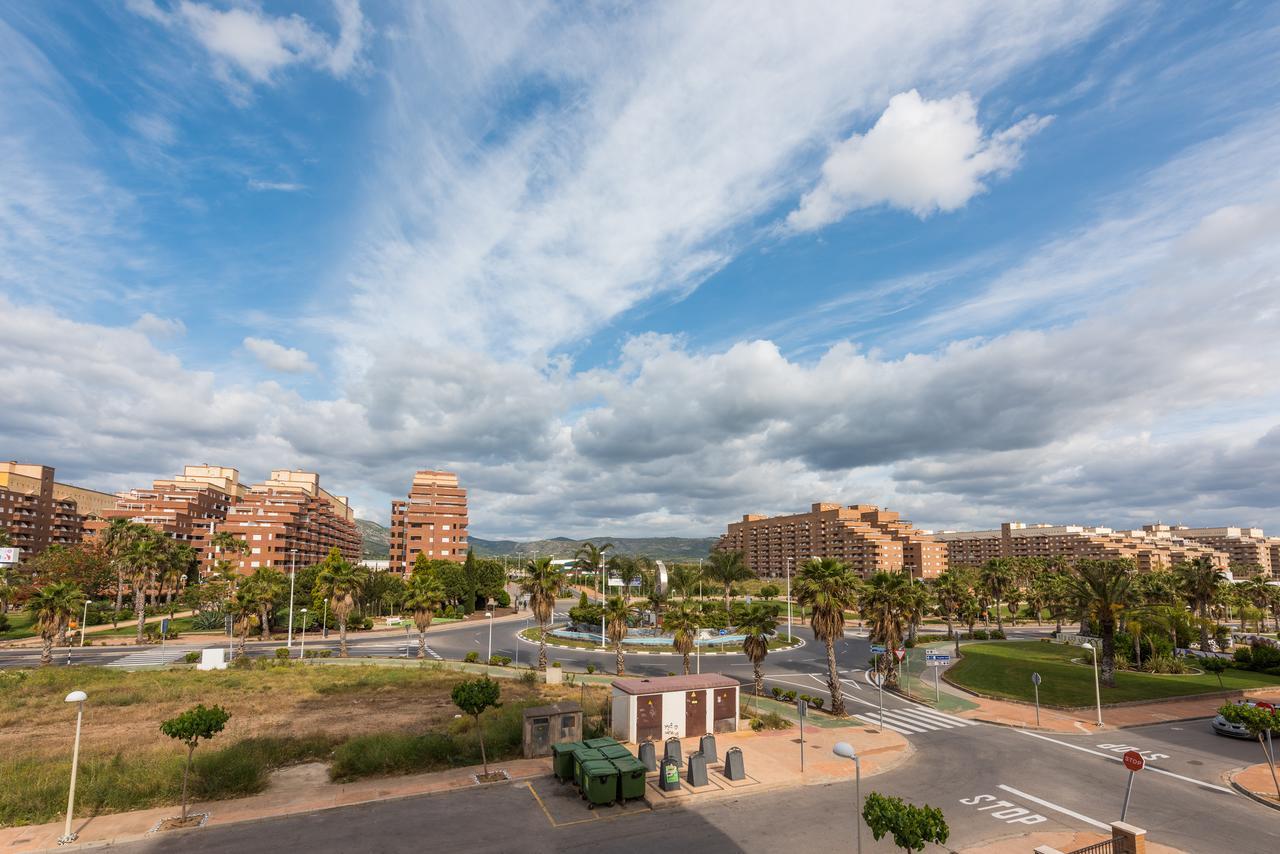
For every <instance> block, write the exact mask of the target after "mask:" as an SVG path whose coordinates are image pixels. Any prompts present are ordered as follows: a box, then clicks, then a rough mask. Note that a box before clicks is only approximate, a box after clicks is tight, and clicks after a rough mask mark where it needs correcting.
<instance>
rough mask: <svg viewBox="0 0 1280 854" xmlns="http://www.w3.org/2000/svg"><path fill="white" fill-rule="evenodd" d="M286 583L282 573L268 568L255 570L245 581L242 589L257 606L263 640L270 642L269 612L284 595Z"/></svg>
mask: <svg viewBox="0 0 1280 854" xmlns="http://www.w3.org/2000/svg"><path fill="white" fill-rule="evenodd" d="M287 583H288V582H287V580H286V579H285V577H284V573H283V572H281V571H280V570H278V569H275V568H273V567H270V566H263V567H260V568H258V569H255V570H254V571H253V574H252V575H250V576H249V577H248V579H246V580H245V583H244V589H245V591H246V593H247V595H248V596H249V598H250V599H251V600H253V602H254V603H255V604H256V605H257V606H258V625H260V626H262V639H263V640H268V641H269V640H271V612H272V610H273V609H274V608H275V606H276V599H278V598H279V597H281V596H283V595H284V591H285V590H286V589H287V588H286V584H287Z"/></svg>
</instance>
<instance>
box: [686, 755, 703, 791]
mask: <svg viewBox="0 0 1280 854" xmlns="http://www.w3.org/2000/svg"><path fill="white" fill-rule="evenodd" d="M686 779H688V781H689V785H690V786H693V787H694V788H697V787H698V786H705V785H707V782H708V781H707V757H705V756H703V755H702V754H701V753H700V752H699V753H690V754H689V774H688V777H687V778H686Z"/></svg>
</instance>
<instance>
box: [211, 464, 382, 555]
mask: <svg viewBox="0 0 1280 854" xmlns="http://www.w3.org/2000/svg"><path fill="white" fill-rule="evenodd" d="M215 530H217V531H227V532H229V533H231V534H232V535H234V536H236V537H238V538H240V539H242V540H244V541H245V543H246V544H247V545H248V547H249V552H248V554H245V555H239V556H237V557H238V560H237V564H238V569H239V570H240V571H241V572H242V573H251V572H253V571H254V570H255V569H258V568H259V567H267V566H270V567H276V568H277V569H285V570H287V569H289V568H290V567H293V566H299V567H302V566H310V565H312V564H316V563H319V562H320V561H321V560H323V559H324V558H325V556H326V555H328V554H329V550H330V549H333V548H337V549H338V551H339V552H341V553H342V556H343V557H344V558H346V559H347V560H349V561H352V562H355V561H358V560H360V543H361V536H360V530H359V529H358V528H357V527H356V523H355V513H354V512H353V511H352V509H351V507H350V505H349V504H348V502H347V499H346V497H345V496H340V495H334V494H333V493H331V492H329V491H328V490H326V489H324V488H323V487H322V486H321V485H320V475H318V474H316V473H315V472H306V471H290V470H286V469H280V470H276V471H273V472H271V477H270V478H268V479H267V480H265V481H263V482H262V483H256V484H254V485H253V486H251V487H249V488H248V489H247V490H246V491H245V493H244V496H243V498H242V499H241V500H240V501H239V502H238V503H236V504H234V505H232V506H231V507H230V509H228V511H227V518H226V519H225V520H224V521H222V522H220V523H217V525H216V526H215ZM224 557H226V556H225V555H224Z"/></svg>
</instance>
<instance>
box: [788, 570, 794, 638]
mask: <svg viewBox="0 0 1280 854" xmlns="http://www.w3.org/2000/svg"><path fill="white" fill-rule="evenodd" d="M794 560H795V558H793V557H788V558H787V643H791V642H792V641H791V562H792V561H794Z"/></svg>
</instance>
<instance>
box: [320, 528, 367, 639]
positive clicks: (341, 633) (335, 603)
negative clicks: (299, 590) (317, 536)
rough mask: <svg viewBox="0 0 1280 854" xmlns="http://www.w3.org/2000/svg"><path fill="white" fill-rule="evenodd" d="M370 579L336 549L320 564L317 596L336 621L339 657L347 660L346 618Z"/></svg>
mask: <svg viewBox="0 0 1280 854" xmlns="http://www.w3.org/2000/svg"><path fill="white" fill-rule="evenodd" d="M368 580H369V575H368V573H366V572H365V571H364V570H363V569H361V568H360V567H358V566H356V565H354V564H352V563H349V562H348V561H347V560H346V558H344V557H343V556H342V552H340V551H338V549H337V547H336V546H335V547H334V548H332V549H330V550H329V554H328V555H327V556H326V557H325V559H324V560H323V561H321V562H320V573H319V575H317V576H316V592H317V593H318V594H319V595H320V597H321V598H323V599H328V600H329V610H330V611H332V612H333V615H334V617H336V618H337V620H338V650H339V651H338V657H339V658H348V657H350V653H349V652H348V651H347V618H348V617H350V616H351V612H352V610H354V609H355V607H356V599H358V598H359V597H360V594H361V592H362V591H363V590H364V586H365V584H367V583H368Z"/></svg>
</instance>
